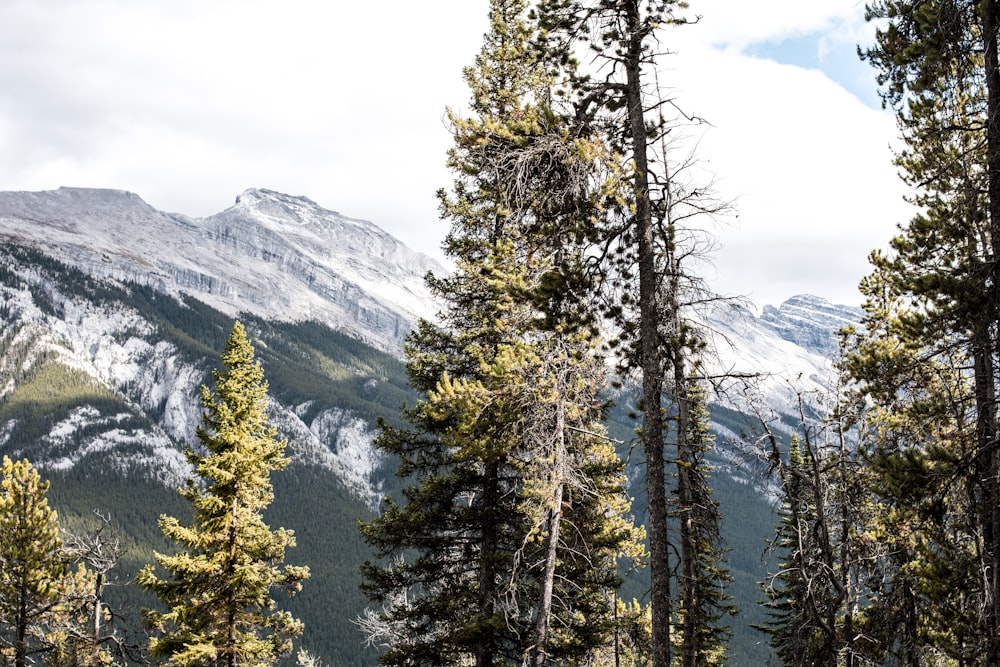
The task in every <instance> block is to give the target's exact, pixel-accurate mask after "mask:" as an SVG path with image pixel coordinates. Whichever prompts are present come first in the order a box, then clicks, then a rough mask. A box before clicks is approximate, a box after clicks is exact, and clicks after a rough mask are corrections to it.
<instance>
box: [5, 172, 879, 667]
mask: <svg viewBox="0 0 1000 667" xmlns="http://www.w3.org/2000/svg"><path fill="white" fill-rule="evenodd" d="M429 271H432V272H434V273H437V274H442V273H443V272H444V269H443V268H442V267H441V266H440V265H438V264H437V263H436V262H435V261H434V260H432V259H430V258H428V257H426V256H424V255H420V254H418V253H414V252H411V251H410V250H408V249H407V248H406V247H405V246H403V244H401V243H400V242H399V241H397V240H396V239H394V238H393V237H391V236H390V235H388V234H386V233H385V232H384V231H382V230H381V229H379V228H378V227H376V226H375V225H374V224H372V223H369V222H364V221H360V220H353V219H351V218H348V217H345V216H343V215H341V214H339V213H335V212H333V211H328V210H324V209H323V208H321V207H319V206H318V205H316V204H315V203H314V202H312V201H310V200H309V199H306V198H304V197H292V196H288V195H284V194H280V193H277V192H273V191H268V190H259V189H255V190H247V191H246V192H243V193H242V194H240V195H239V196H238V197H237V199H236V203H235V205H234V206H232V207H230V208H228V209H226V210H225V211H222V212H221V213H218V214H216V215H212V216H209V217H207V218H191V217H187V216H184V215H179V214H173V213H165V212H162V211H158V210H156V209H155V208H153V207H152V206H150V205H148V204H147V203H146V202H144V201H143V200H142V199H140V198H139V197H138V196H137V195H135V194H131V193H128V192H123V191H117V190H93V189H78V188H60V189H58V190H55V191H47V192H0V453H2V454H7V455H10V456H14V457H20V456H28V457H29V458H31V459H32V460H33V461H34V462H35V463H36V465H38V466H39V467H40V468H41V469H42V470H43V472H44V474H46V476H48V477H49V478H54V479H55V480H56V481H54V483H53V490H59V492H60V493H62V494H63V499H64V502H63V504H62V505H60V511H61V513H69V515H72V513H73V512H74V511H79V512H82V513H86V512H87V511H89V508H90V507H91V506H93V505H97V506H99V507H101V508H102V509H110V510H111V511H112V514H114V515H115V516H134V517H138V518H133V519H131V521H132V525H133V526H150V525H151V526H155V518H156V516H158V515H159V513H160V512H161V511H162V509H161V505H162V504H163V503H169V502H173V501H172V500H171V499H173V498H174V497H175V496H176V494H175V493H174V492H173V489H175V488H176V487H177V486H178V485H179V484H180V483H181V481H182V480H183V479H184V478H185V477H186V476H187V474H188V467H187V463H186V460H185V458H184V456H183V454H182V452H183V447H184V446H185V445H187V444H190V443H192V442H194V440H195V437H194V431H195V428H196V426H197V425H198V422H199V419H200V405H199V403H198V400H197V396H198V387H199V386H200V385H201V384H203V383H207V382H210V375H209V374H210V371H211V369H212V368H213V367H216V366H217V365H218V355H219V353H220V352H221V350H222V345H223V343H224V341H225V338H226V336H227V335H228V333H229V328H230V327H231V324H232V319H233V318H234V317H237V316H238V317H240V319H241V320H243V322H244V324H246V325H247V328H248V330H249V332H250V333H251V337H252V339H253V340H254V343H255V346H256V348H257V352H258V357H259V358H260V359H261V361H262V363H263V364H264V367H265V373H266V376H267V378H268V381H269V384H270V392H269V395H270V398H271V406H270V414H271V419H272V422H273V423H274V424H275V425H276V426H277V427H278V429H279V431H280V432H281V433H282V435H283V436H284V437H287V438H288V439H289V453H290V454H291V456H292V459H293V462H292V464H291V465H290V467H289V469H288V470H287V471H286V472H285V473H283V474H282V475H279V476H278V478H277V479H276V490H278V494H277V498H278V499H279V502H283V503H285V505H284V507H283V509H282V508H279V509H278V510H276V511H277V517H278V521H277V523H279V524H280V523H282V522H284V523H285V524H286V525H289V526H293V527H296V530H300V529H302V532H301V533H300V538H299V542H300V547H301V548H302V549H303V551H305V552H307V553H315V554H322V557H319V558H317V561H316V563H313V564H311V566H312V567H314V582H313V584H312V585H314V586H316V588H317V590H323V591H330V590H337V591H338V592H337V594H336V597H337V598H338V600H339V601H340V602H341V603H342V605H343V606H344V608H345V609H347V610H348V611H347V612H343V613H338V614H337V615H336V618H333V619H330V618H326V619H322V620H320V619H319V618H317V622H315V623H312V624H311V623H310V622H309V621H308V620H307V623H306V626H307V628H310V627H316V628H321V629H323V632H321V633H318V634H317V635H314V636H313V639H312V640H311V641H315V642H317V643H316V644H314V646H316V647H318V652H319V653H320V654H323V655H326V656H327V657H328V658H332V659H333V661H334V664H371V661H367V662H366V661H360V662H359V661H358V659H357V658H356V656H355V657H350V656H349V655H348V654H342V653H339V651H341V650H342V647H344V646H347V645H348V644H350V643H351V642H356V639H357V638H356V636H355V634H354V633H355V630H354V628H353V626H352V625H351V623H350V619H351V618H353V615H354V613H356V612H357V611H358V610H360V608H361V606H362V605H363V601H361V600H360V597H359V594H358V592H357V586H356V578H357V561H358V558H360V556H359V554H361V553H363V548H362V547H360V546H358V543H359V538H358V536H357V531H356V530H354V528H353V525H354V523H355V521H356V520H357V518H358V517H359V516H364V515H365V514H366V513H370V512H372V511H373V509H374V507H375V505H376V504H377V502H378V500H379V498H380V497H381V495H382V493H383V492H384V491H386V490H387V488H390V487H389V486H388V485H391V484H393V483H394V482H393V479H392V475H391V470H389V469H388V468H387V466H386V465H385V462H384V461H383V460H382V459H381V457H380V456H379V455H378V454H377V453H376V451H375V450H374V448H373V444H372V440H373V438H374V433H375V430H374V423H375V419H376V417H377V416H390V417H391V416H392V415H394V414H398V408H399V406H400V405H401V404H403V403H404V402H410V403H412V398H413V397H412V396H411V395H409V394H408V392H409V389H408V387H407V386H406V385H407V383H406V377H405V373H404V371H403V369H402V366H401V365H400V363H399V360H398V357H399V355H400V352H401V349H402V342H403V339H404V337H405V335H406V333H407V332H408V331H409V330H410V328H411V327H412V326H413V324H414V323H415V322H416V320H417V319H418V318H421V317H424V318H433V317H434V315H435V313H436V312H437V309H438V304H436V303H435V301H434V299H433V298H432V296H431V295H430V293H429V291H428V290H427V288H426V287H425V285H424V276H425V274H426V273H427V272H429ZM859 317H860V312H859V311H858V310H857V309H852V308H848V307H843V306H834V305H832V304H830V303H828V302H826V301H824V300H823V299H819V298H817V297H811V296H796V297H793V298H791V299H789V300H788V301H786V302H785V303H783V304H781V305H780V306H777V307H774V306H767V307H765V309H764V312H763V314H762V315H761V316H760V317H757V316H755V315H754V314H753V313H751V312H750V311H748V310H744V309H738V308H736V309H728V310H719V311H716V312H713V313H711V314H710V315H709V317H708V318H707V320H706V322H705V327H706V329H707V330H709V331H711V332H712V335H711V347H712V348H713V349H714V351H715V352H716V357H715V359H714V361H712V362H711V363H710V367H709V368H708V372H709V373H712V374H719V373H722V372H726V371H732V372H734V373H736V374H737V375H738V376H739V377H740V378H742V379H741V380H738V381H734V382H733V383H730V385H729V388H730V389H731V394H729V395H728V396H727V398H728V399H730V400H731V404H732V405H733V406H735V407H737V408H739V406H740V401H741V400H744V399H745V398H746V395H748V393H744V391H743V388H742V387H741V386H740V383H741V382H743V383H744V384H746V385H748V386H749V385H753V389H752V391H753V392H756V394H757V395H759V396H762V397H763V401H764V403H766V404H767V406H769V407H770V408H771V409H774V410H776V411H778V412H782V413H785V414H794V413H795V405H796V402H797V396H798V394H799V393H812V394H816V393H822V392H826V391H827V386H828V383H829V379H830V375H831V364H830V357H831V355H832V354H833V353H834V351H835V336H834V333H833V332H834V331H835V330H836V329H839V328H841V327H842V326H844V325H846V324H850V323H852V322H855V321H857V320H858V319H859ZM335 331H336V332H339V333H335ZM358 341H362V342H363V343H367V344H368V345H371V346H372V347H374V348H377V349H372V347H369V346H368V345H365V344H361V343H359V342H358ZM623 428H624V429H625V430H626V431H629V430H631V429H632V428H633V425H632V424H631V423H629V424H624V425H623ZM84 498H85V499H86V500H81V499H84ZM147 499H148V503H147ZM92 504H93V505H92ZM147 504H148V506H147ZM303 508H308V510H306V509H303ZM303 527H305V529H303ZM146 530H148V528H146ZM137 540H138V538H137ZM352 540H353V541H352ZM345 544H346V545H348V546H344V545H345ZM345 550H346V551H349V552H350V553H349V554H348V555H347V556H345V557H344V559H343V563H339V561H337V559H332V558H331V557H330V556H329V554H330V553H334V552H337V553H341V552H344V551H345ZM338 563H339V565H338ZM337 567H339V568H340V569H336V568H337ZM757 576H758V575H757V574H751V575H748V576H747V577H746V579H747V581H748V582H749V584H748V585H749V586H750V587H751V588H752V586H753V582H754V581H756V579H755V578H754V577H757ZM327 599H328V598H326V597H324V598H323V600H322V601H320V602H318V603H317V602H314V603H312V605H313V606H312V607H309V604H310V603H309V602H308V598H304V601H303V602H302V604H304V605H306V607H307V608H308V609H311V610H312V611H308V612H303V613H316V614H318V613H321V612H320V611H317V610H325V611H323V612H322V613H327V614H329V613H330V612H329V604H328V603H327V602H326V600H327ZM338 633H340V634H338ZM345 637H346V638H347V639H344V638H345ZM338 638H339V639H338ZM343 650H347V649H343Z"/></svg>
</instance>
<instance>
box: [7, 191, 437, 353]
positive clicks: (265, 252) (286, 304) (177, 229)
mask: <svg viewBox="0 0 1000 667" xmlns="http://www.w3.org/2000/svg"><path fill="white" fill-rule="evenodd" d="M0 238H7V239H10V240H13V241H15V242H18V243H23V244H29V245H32V246H34V247H36V248H38V249H40V250H42V251H44V252H46V253H47V254H50V255H52V256H53V257H55V258H57V259H59V260H61V261H63V262H66V263H67V264H70V265H72V266H76V267H78V268H80V269H82V270H84V271H85V272H86V273H89V274H91V275H94V276H97V277H103V278H113V279H117V280H124V281H133V282H136V283H139V284H144V285H151V286H153V287H155V288H157V289H159V290H161V291H165V292H168V293H173V294H176V293H178V292H186V293H188V294H191V295H193V296H195V297H197V298H198V299H200V300H202V301H204V302H206V303H208V304H210V305H212V306H213V307H216V308H218V309H219V310H222V311H223V312H226V313H228V314H231V315H236V314H237V313H239V312H242V311H249V312H253V313H255V314H257V315H260V316H262V317H266V318H272V319H278V320H286V321H298V320H316V321H319V322H323V323H324V324H327V325H329V326H331V327H332V328H334V329H338V330H341V331H344V332H346V333H349V334H351V335H353V336H355V337H357V338H360V339H362V340H365V341H366V342H370V343H372V344H374V345H375V346H377V347H380V348H381V349H384V350H388V351H393V352H395V353H398V352H399V350H400V349H401V345H402V341H403V339H404V337H405V336H406V334H407V332H408V331H409V330H410V328H411V327H412V326H413V324H414V323H415V322H416V320H417V318H418V317H420V316H433V314H434V313H435V312H436V305H435V304H434V301H433V298H432V297H431V295H430V293H429V291H428V290H427V288H426V286H425V284H424V276H425V275H426V274H427V272H429V271H433V272H435V273H439V274H440V273H443V269H442V267H441V266H440V265H439V264H438V263H437V262H435V261H434V260H433V259H431V258H429V257H427V256H426V255H422V254H419V253H415V252H412V251H410V250H409V249H407V248H406V247H405V246H404V245H403V244H402V243H400V242H399V241H397V240H396V239H394V238H393V237H392V236H390V235H389V234H386V233H385V232H383V231H382V230H381V229H379V228H378V227H376V226H375V225H373V224H372V223H369V222H365V221H362V220H353V219H351V218H347V217H345V216H342V215H340V214H339V213H336V212H334V211H328V210H325V209H323V208H321V207H320V206H318V205H317V204H316V203H314V202H312V201H311V200H309V199H306V198H304V197H292V196H288V195H283V194H280V193H277V192H272V191H269V190H258V189H252V190H247V191H246V192H244V193H242V194H241V195H239V197H237V199H236V204H235V205H234V206H232V207H230V208H228V209H226V210H225V211H222V212H221V213H218V214H216V215H213V216H210V217H208V218H189V217H187V216H184V215H178V214H171V213H164V212H162V211H158V210H156V209H155V208H153V207H152V206H150V205H149V204H147V203H146V202H144V201H143V200H142V199H141V198H139V196H137V195H135V194H132V193H129V192H124V191H120V190H97V189H84V188H59V189H58V190H54V191H45V192H0Z"/></svg>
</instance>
